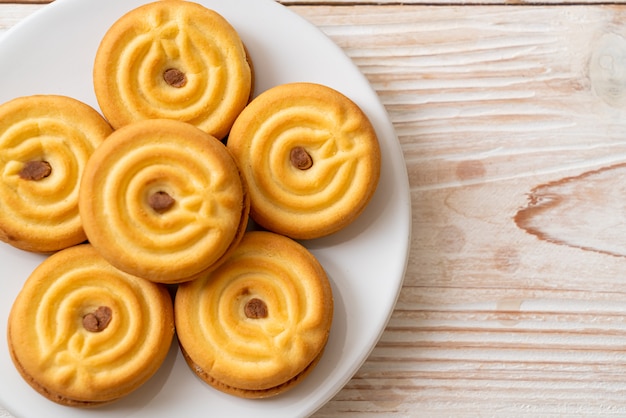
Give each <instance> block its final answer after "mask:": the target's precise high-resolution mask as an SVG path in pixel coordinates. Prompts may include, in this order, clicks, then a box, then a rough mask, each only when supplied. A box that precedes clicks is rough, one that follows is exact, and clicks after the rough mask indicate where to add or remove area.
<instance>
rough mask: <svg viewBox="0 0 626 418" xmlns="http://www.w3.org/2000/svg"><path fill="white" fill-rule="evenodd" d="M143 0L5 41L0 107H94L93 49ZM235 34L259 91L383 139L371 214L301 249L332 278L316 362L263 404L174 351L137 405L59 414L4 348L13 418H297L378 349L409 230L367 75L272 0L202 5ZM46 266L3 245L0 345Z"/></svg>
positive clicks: (77, 11) (36, 20) (0, 385)
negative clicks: (55, 97) (321, 90)
mask: <svg viewBox="0 0 626 418" xmlns="http://www.w3.org/2000/svg"><path fill="white" fill-rule="evenodd" d="M145 2H146V1H144V0H56V2H54V3H52V4H50V5H49V6H46V7H44V8H43V9H41V10H40V11H38V12H36V13H35V14H34V15H32V16H31V17H29V18H28V19H26V20H25V21H23V22H21V23H20V24H18V25H17V26H15V27H14V28H12V29H11V30H9V31H8V32H7V33H6V34H5V35H4V36H3V37H2V38H1V39H0V63H1V65H0V102H4V101H7V100H9V99H12V98H14V97H17V96H23V95H29V94H38V93H39V94H64V95H68V96H71V97H74V98H76V99H79V100H82V101H84V102H86V103H88V104H90V105H92V106H94V107H96V108H98V107H97V102H96V99H95V95H94V93H93V89H92V84H91V81H92V80H91V69H92V62H93V58H94V55H95V52H96V48H97V47H98V44H99V42H100V39H101V38H102V36H103V34H104V33H105V31H106V30H107V29H108V27H109V26H110V25H111V24H112V23H113V22H114V21H115V20H116V19H117V18H119V17H120V16H121V15H122V14H123V13H125V12H126V11H128V10H130V9H132V8H135V7H137V6H139V5H140V4H143V3H145ZM199 2H200V3H202V4H204V5H206V6H207V7H210V8H213V9H215V10H217V11H218V12H220V13H221V14H222V15H223V16H224V17H226V19H228V20H229V21H230V22H231V23H232V24H233V26H235V28H236V29H237V30H238V32H239V33H240V35H241V37H242V38H243V41H244V43H245V44H246V46H247V47H248V49H249V51H250V54H251V57H252V60H253V62H254V66H255V73H256V93H257V94H258V93H259V92H261V91H263V90H266V89H267V88H269V87H271V86H274V85H277V84H281V83H286V82H291V81H312V82H318V83H322V84H326V85H328V86H330V87H333V88H335V89H337V90H339V91H341V92H343V93H344V94H345V95H347V96H348V97H350V98H351V99H353V100H354V101H355V102H356V103H357V104H358V105H360V106H361V108H362V109H363V110H364V111H365V112H366V113H367V115H368V116H369V117H370V118H371V120H372V123H373V124H374V126H375V128H376V131H377V133H378V135H379V140H380V142H381V148H382V176H381V179H380V184H379V187H378V189H377V192H376V194H375V196H374V198H373V200H372V201H371V203H370V205H369V206H368V208H367V209H366V211H365V212H364V213H363V214H362V215H361V217H360V218H359V219H358V220H357V221H356V222H355V223H354V224H352V225H351V226H349V227H348V228H347V229H345V230H343V231H341V232H339V233H337V234H335V235H333V236H331V237H328V238H324V239H319V240H315V241H310V242H306V243H305V245H306V246H307V247H308V248H309V249H311V251H312V252H313V253H314V254H315V255H316V256H317V257H318V259H319V260H320V262H321V263H322V264H323V266H324V267H325V269H326V270H327V272H328V275H329V277H330V279H331V282H332V284H333V291H334V295H335V304H336V305H335V318H334V322H333V326H332V329H331V334H330V338H329V341H328V346H327V348H326V351H325V353H324V356H323V358H322V360H321V362H320V363H319V364H318V366H317V367H316V369H315V370H314V371H313V373H312V374H310V375H309V376H308V378H307V379H305V380H304V382H302V383H301V384H300V385H299V386H297V387H295V388H294V389H293V390H291V391H289V392H287V393H286V394H284V395H281V396H278V397H275V398H271V399H265V400H243V399H239V398H236V397H233V396H229V395H226V394H222V393H220V392H217V391H215V390H213V389H211V388H210V387H208V386H207V385H206V384H204V383H203V382H201V381H200V380H199V379H197V378H196V377H195V376H193V375H192V373H191V371H190V370H189V369H188V368H187V365H186V364H185V362H184V360H183V358H182V356H181V355H180V353H179V352H178V349H177V346H176V344H173V345H172V349H171V350H170V354H169V356H168V357H167V359H166V361H165V363H164V364H163V367H162V368H161V369H160V370H159V371H158V372H157V374H156V375H155V376H154V377H153V378H152V379H151V380H150V381H148V382H147V383H146V384H145V385H144V386H143V387H141V388H140V389H138V390H137V391H136V392H134V393H132V394H131V395H130V396H128V397H126V398H124V399H122V400H120V401H118V402H116V403H114V404H112V405H109V406H105V407H103V408H100V409H97V410H77V409H71V408H67V407H62V406H59V405H57V404H55V403H53V402H50V401H48V400H46V399H45V398H43V397H42V396H39V395H38V394H37V393H35V392H34V390H32V389H31V388H30V387H29V386H28V385H27V384H26V383H25V382H24V381H23V380H22V379H21V378H20V376H19V375H18V373H17V372H16V370H15V369H14V367H13V365H12V363H11V360H10V357H9V354H8V351H7V344H6V342H2V343H1V344H0V405H2V406H4V407H5V408H6V409H7V410H8V411H9V412H10V413H11V414H13V415H14V416H15V417H18V418H30V417H33V418H39V417H43V416H45V417H46V418H53V417H62V418H72V417H81V418H82V417H88V416H98V417H126V416H133V417H147V418H148V417H149V418H158V417H168V418H170V417H173V416H180V417H185V418H194V417H204V416H208V415H210V416H217V417H224V416H229V417H240V416H254V417H256V418H262V417H271V418H279V417H296V416H306V415H310V414H312V413H313V412H314V411H315V410H317V409H318V408H320V407H321V406H322V405H323V404H324V403H326V402H327V401H329V400H330V399H331V398H332V397H333V396H334V395H335V394H336V393H337V392H338V391H339V390H340V389H341V388H342V387H343V386H344V385H345V384H346V383H347V382H348V381H349V380H350V378H351V377H352V376H353V375H354V373H356V371H357V370H358V369H359V367H360V366H361V365H362V364H363V362H364V361H365V360H366V358H367V356H368V355H369V353H370V352H371V350H372V349H373V348H374V346H375V344H376V342H377V341H378V340H379V338H380V336H381V334H382V332H383V330H384V327H385V325H386V324H387V322H388V320H389V317H390V315H391V312H392V310H393V307H394V305H395V302H396V299H397V296H398V294H399V291H400V288H401V286H402V281H403V277H404V271H405V268H406V263H407V256H408V249H409V243H410V230H411V208H410V196H409V186H408V177H407V173H406V166H405V164H404V160H403V155H402V150H401V148H400V145H399V143H398V140H397V137H396V136H395V133H394V130H393V126H392V125H391V123H390V121H389V119H388V116H387V114H386V112H385V109H384V107H383V106H382V105H381V103H380V101H379V99H378V97H377V95H376V93H375V92H374V91H373V89H372V88H371V86H370V85H369V83H368V82H367V80H366V79H365V77H363V75H362V74H361V73H360V72H359V70H358V68H357V67H356V66H355V65H354V64H353V63H352V61H351V60H350V59H349V58H348V57H346V55H345V54H344V53H343V51H342V50H341V49H340V48H338V47H337V46H336V45H335V44H334V43H333V42H331V41H330V40H329V39H328V38H327V37H326V36H325V35H324V34H323V33H322V32H320V31H319V30H318V29H317V28H315V27H314V26H313V25H311V24H310V23H308V22H306V21H305V20H303V19H302V18H300V17H299V16H297V15H295V14H294V13H292V12H291V11H289V10H288V9H286V8H285V7H283V6H282V5H280V4H278V3H275V2H274V1H271V0H230V1H219V0H200V1H199ZM42 259H43V258H42V256H38V255H33V254H29V253H26V252H23V251H19V250H16V249H14V248H12V247H10V246H8V245H6V244H4V243H0V266H1V267H0V271H1V273H0V275H1V278H0V335H1V336H3V337H2V338H4V335H6V321H7V317H8V315H9V310H10V308H11V304H12V302H13V299H14V298H15V296H16V295H17V293H18V292H19V290H20V288H21V285H22V283H23V282H24V280H25V279H26V278H27V277H28V275H29V274H30V272H31V271H32V270H33V269H34V268H35V266H36V265H38V264H39V263H40V262H41V260H42Z"/></svg>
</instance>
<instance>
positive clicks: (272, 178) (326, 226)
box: [228, 83, 381, 239]
mask: <svg viewBox="0 0 626 418" xmlns="http://www.w3.org/2000/svg"><path fill="white" fill-rule="evenodd" d="M228 148H229V149H230V150H231V151H232V153H233V155H234V157H235V159H236V160H237V163H238V164H239V166H240V168H241V170H242V172H243V174H244V177H245V179H246V181H247V183H248V187H249V191H250V200H251V205H252V207H251V212H250V214H251V217H252V218H253V219H254V220H255V221H256V222H257V223H259V224H260V225H261V226H263V227H265V228H267V229H269V230H271V231H274V232H277V233H280V234H284V235H287V236H289V237H292V238H296V239H311V238H319V237H322V236H325V235H329V234H331V233H334V232H337V231H338V230H340V229H342V228H344V227H345V226H347V225H348V224H349V223H351V222H352V221H353V220H354V219H356V218H357V217H358V216H359V214H360V213H361V212H362V211H363V210H364V209H365V207H366V206H367V204H368V203H369V201H370V199H371V197H372V195H373V194H374V191H375V190H376V187H377V184H378V179H379V177H380V164H381V160H380V158H381V157H380V149H379V145H378V140H377V137H376V133H375V132H374V129H373V127H372V125H371V124H370V121H369V120H368V118H367V117H366V115H365V114H364V113H363V112H362V111H361V109H360V108H359V107H358V106H357V105H356V104H355V103H354V102H352V101H351V100H350V99H348V98H347V97H346V96H344V95H343V94H341V93H339V92H338V91H336V90H334V89H331V88H329V87H326V86H323V85H320V84H312V83H290V84H283V85H279V86H276V87H273V88H271V89H269V90H267V91H265V92H263V93H262V94H261V95H260V96H258V97H257V98H255V99H254V100H253V101H252V102H251V103H250V105H248V107H246V109H244V111H243V112H242V113H241V115H240V116H239V117H238V118H237V120H236V121H235V124H234V125H233V128H232V130H231V132H230V135H229V137H228Z"/></svg>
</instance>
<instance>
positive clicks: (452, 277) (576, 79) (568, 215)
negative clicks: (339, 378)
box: [0, 1, 626, 417]
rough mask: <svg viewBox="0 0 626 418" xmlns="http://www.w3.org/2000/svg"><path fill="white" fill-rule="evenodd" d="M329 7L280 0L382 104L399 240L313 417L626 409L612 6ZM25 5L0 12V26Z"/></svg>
mask: <svg viewBox="0 0 626 418" xmlns="http://www.w3.org/2000/svg"><path fill="white" fill-rule="evenodd" d="M326 3H328V2H323V3H320V2H315V1H308V2H306V4H303V3H301V2H290V3H289V4H290V9H292V10H293V11H295V12H296V13H298V14H300V15H302V16H303V17H305V18H306V19H308V20H310V21H311V22H312V23H314V24H315V25H317V26H318V27H320V28H321V29H322V30H323V31H324V32H325V33H326V34H327V35H328V36H329V37H330V38H331V39H333V40H334V41H335V42H336V43H337V44H338V45H339V46H340V47H342V48H343V49H344V51H345V52H346V53H347V54H348V55H349V56H350V57H351V58H352V59H353V60H354V62H355V63H356V64H357V65H358V66H359V68H360V69H361V70H362V71H363V73H364V74H365V75H366V77H367V78H368V79H369V81H370V82H371V84H372V85H373V86H374V88H375V89H376V91H377V92H378V94H379V97H380V98H381V101H382V102H383V104H384V105H385V107H386V109H387V111H388V112H389V116H390V118H391V120H392V122H393V124H394V126H395V129H396V132H397V134H398V136H399V140H400V142H401V145H402V149H403V152H404V155H405V159H406V164H407V168H408V171H409V175H410V185H411V194H412V203H413V242H412V247H411V254H410V259H409V265H408V270H407V275H406V278H405V283H404V287H403V289H402V292H401V295H400V298H399V300H398V304H397V307H396V309H395V311H394V313H393V315H392V318H391V321H390V323H389V325H388V327H387V329H386V331H385V333H384V334H383V336H382V339H381V340H380V342H379V344H378V345H377V346H376V348H375V349H374V351H373V352H372V354H371V356H370V357H369V359H368V360H367V362H366V363H365V364H364V365H363V367H362V368H361V369H360V370H359V372H358V373H357V375H356V376H355V377H354V378H353V379H352V380H351V381H350V382H349V383H348V385H347V386H346V387H345V388H344V389H343V390H342V391H341V392H340V393H339V394H338V395H337V396H336V397H335V398H334V399H333V400H331V401H330V402H329V403H328V404H327V405H325V406H324V407H323V408H322V409H321V410H320V411H318V412H317V413H316V414H315V416H316V417H349V416H350V417H352V416H355V417H356V416H358V417H383V416H384V417H408V416H420V417H421V416H483V415H487V416H506V417H509V416H563V415H570V416H581V415H587V416H589V415H594V416H598V415H604V416H608V415H611V416H626V303H624V301H625V300H626V260H625V259H624V257H622V256H615V255H612V254H608V253H616V252H617V250H615V248H626V236H625V235H624V234H622V233H620V231H621V230H622V229H623V228H624V227H623V220H622V219H623V217H624V215H623V213H622V212H623V211H624V206H625V205H623V204H621V202H622V200H621V198H622V196H623V195H624V193H623V192H622V190H623V186H620V183H621V182H620V180H621V179H622V178H623V176H624V174H626V173H624V172H623V170H624V169H623V167H624V166H623V164H626V6H620V5H592V4H589V5H568V6H564V7H556V6H550V5H542V6H532V7H531V6H515V5H510V4H509V5H499V6H498V5H492V6H487V5H480V6H478V5H474V6H470V5H467V4H465V5H453V4H451V3H454V2H446V3H449V4H448V5H445V6H443V5H419V4H414V5H398V4H391V3H386V2H385V1H382V2H377V3H381V4H376V5H374V4H359V5H345V4H344V2H342V1H334V2H333V4H332V5H329V4H326ZM351 3H352V2H351ZM431 3H432V2H431ZM463 3H467V2H463ZM505 3H508V2H506V1H504V2H502V4H505ZM555 3H556V1H555ZM37 7H40V6H39V5H27V6H24V5H19V6H18V5H9V4H3V5H0V32H2V31H3V30H6V28H8V27H10V26H11V25H13V24H15V22H17V21H19V20H21V19H22V18H23V17H25V16H27V15H28V14H29V13H32V11H33V10H35V9H36V8H37ZM0 65H4V64H0ZM620 187H621V188H620ZM550 199H552V200H550ZM554 201H558V202H569V206H568V205H560V208H559V209H551V211H552V212H551V214H546V213H545V212H542V214H541V216H539V215H537V214H536V213H535V214H532V216H531V217H530V218H531V219H532V221H533V222H532V224H521V223H519V222H518V223H516V219H515V218H516V216H517V214H518V213H519V212H520V211H522V212H523V211H525V210H528V209H529V208H532V207H536V204H537V202H544V203H545V202H554ZM572 202H573V204H572ZM594 211H595V212H594ZM540 212H541V211H540ZM598 213H599V214H598ZM548 215H550V216H548ZM599 221H601V222H604V223H606V224H607V225H608V226H607V227H606V228H604V227H602V225H601V224H600V223H596V222H599ZM582 225H586V226H588V227H587V228H583V227H581V226H582ZM611 228H614V229H615V230H612V229H611ZM597 230H601V231H603V232H604V233H605V234H604V235H603V234H598V233H592V232H590V231H597ZM533 231H534V232H533ZM537 231H539V232H541V233H537ZM547 237H549V239H548V238H547ZM556 238H558V239H556ZM599 245H609V246H610V248H613V250H612V251H597V247H598V246H599ZM619 251H622V250H619ZM617 255H621V252H619V253H618V254H617ZM0 412H1V410H0ZM1 415H2V413H0V416H1Z"/></svg>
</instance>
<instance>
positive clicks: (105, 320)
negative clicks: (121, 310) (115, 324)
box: [83, 306, 113, 332]
mask: <svg viewBox="0 0 626 418" xmlns="http://www.w3.org/2000/svg"><path fill="white" fill-rule="evenodd" d="M112 315H113V311H112V310H111V308H109V307H108V306H100V307H98V309H96V310H95V311H94V312H92V313H88V314H87V315H85V316H83V327H85V329H86V330H87V331H90V332H100V331H103V330H104V329H105V328H106V327H107V326H108V325H109V322H111V316H112Z"/></svg>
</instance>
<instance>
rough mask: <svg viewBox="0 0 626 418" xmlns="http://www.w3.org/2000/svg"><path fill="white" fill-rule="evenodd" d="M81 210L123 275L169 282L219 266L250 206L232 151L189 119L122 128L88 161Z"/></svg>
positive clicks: (92, 238)
mask: <svg viewBox="0 0 626 418" xmlns="http://www.w3.org/2000/svg"><path fill="white" fill-rule="evenodd" d="M79 209H80V214H81V217H82V220H83V225H84V229H85V232H86V234H87V237H88V238H89V241H90V242H91V243H92V244H93V245H94V247H95V248H96V249H97V250H98V251H99V252H100V253H101V254H102V255H103V257H104V258H106V259H107V260H109V262H111V263H112V264H113V265H114V266H116V267H117V268H119V269H120V270H123V271H126V272H128V273H130V274H134V275H136V276H139V277H144V278H147V279H149V280H153V281H157V282H163V283H177V282H181V281H185V280H190V279H191V278H192V276H194V275H195V274H197V273H200V272H202V271H204V270H206V269H209V268H213V267H215V266H217V264H218V262H220V261H221V260H222V259H223V258H224V257H225V256H226V255H227V254H228V252H229V251H230V250H231V249H232V247H234V246H235V245H236V244H237V243H238V242H239V240H240V239H241V236H242V235H243V232H244V231H245V228H246V224H247V220H248V210H249V202H248V200H247V194H246V193H245V189H244V185H243V182H242V179H241V176H240V173H239V170H238V168H237V166H236V164H235V162H234V160H233V158H232V156H231V155H230V153H229V152H228V150H227V148H226V147H225V146H224V144H222V143H221V142H220V141H218V140H217V139H216V138H214V137H212V136H211V135H209V134H207V133H205V132H203V131H201V130H200V129H198V128H196V127H194V126H192V125H189V124H187V123H183V122H177V121H171V120H149V121H142V122H137V123H134V124H131V125H127V126H125V127H123V128H120V129H118V130H116V131H115V132H114V133H113V134H112V135H111V136H110V137H109V138H108V139H107V141H105V143H104V144H102V146H100V147H99V148H98V149H97V150H96V151H95V152H94V154H93V156H92V158H91V159H90V160H89V163H88V164H87V167H86V169H85V174H84V177H83V182H82V184H81V190H80V198H79Z"/></svg>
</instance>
